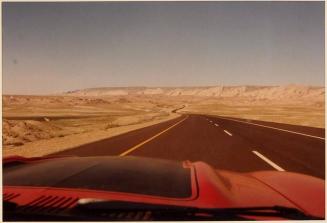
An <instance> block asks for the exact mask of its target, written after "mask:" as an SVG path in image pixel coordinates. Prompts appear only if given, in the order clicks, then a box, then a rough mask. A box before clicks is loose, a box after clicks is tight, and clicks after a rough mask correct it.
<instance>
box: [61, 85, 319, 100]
mask: <svg viewBox="0 0 327 223" xmlns="http://www.w3.org/2000/svg"><path fill="white" fill-rule="evenodd" d="M65 94H66V95H72V96H114V95H120V96H124V95H162V96H171V97H177V96H193V97H214V98H251V99H258V100H260V99H267V100H285V99H294V100H298V99H299V100H300V99H301V100H313V101H324V95H325V87H313V86H302V85H286V86H213V87H176V88H171V87H155V88H151V87H149V88H146V87H142V88H141V87H135V88H134V87H125V88H110V87H108V88H89V89H83V90H76V91H71V92H67V93H65Z"/></svg>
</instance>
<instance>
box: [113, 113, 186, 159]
mask: <svg viewBox="0 0 327 223" xmlns="http://www.w3.org/2000/svg"><path fill="white" fill-rule="evenodd" d="M187 118H188V116H186V117H185V118H184V119H183V120H181V121H179V122H177V123H175V124H174V125H172V126H170V127H168V128H167V129H165V130H163V131H161V132H159V133H158V134H156V135H154V136H152V137H151V138H149V139H147V140H145V141H143V142H141V143H139V144H137V145H136V146H133V147H132V148H130V149H128V150H126V151H125V152H123V153H122V154H120V155H119V156H126V155H127V154H129V153H131V152H133V151H134V150H136V149H137V148H139V147H141V146H143V145H144V144H146V143H148V142H150V141H151V140H153V139H155V138H157V137H158V136H160V135H161V134H163V133H165V132H167V131H168V130H169V129H172V128H174V127H175V126H176V125H178V124H180V123H182V122H183V121H185V120H186V119H187Z"/></svg>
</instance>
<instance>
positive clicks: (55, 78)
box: [2, 1, 325, 94]
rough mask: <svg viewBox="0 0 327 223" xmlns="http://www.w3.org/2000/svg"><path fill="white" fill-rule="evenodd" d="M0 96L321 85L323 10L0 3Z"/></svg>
mask: <svg viewBox="0 0 327 223" xmlns="http://www.w3.org/2000/svg"><path fill="white" fill-rule="evenodd" d="M2 19H3V20H2V21H3V26H2V32H3V73H2V74H3V77H2V80H3V93H4V94H46V93H55V92H62V91H67V90H75V89H82V88H90V87H118V86H208V85H209V86H212V85H286V84H304V85H319V86H323V85H324V62H325V59H324V54H325V52H324V32H325V31H324V19H325V18H324V2H323V1H322V2H73V3H72V2H71V3H67V2H66V3H65V2H62V3H58V2H52V3H51V2H48V3H40V2H39V3H18V2H16V3H15V2H3V3H2Z"/></svg>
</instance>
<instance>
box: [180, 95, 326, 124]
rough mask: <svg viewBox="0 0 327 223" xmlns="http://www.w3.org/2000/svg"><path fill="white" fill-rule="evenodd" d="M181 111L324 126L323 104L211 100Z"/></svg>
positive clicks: (191, 105)
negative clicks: (251, 102) (250, 103)
mask: <svg viewBox="0 0 327 223" xmlns="http://www.w3.org/2000/svg"><path fill="white" fill-rule="evenodd" d="M183 112H185V113H187V112H191V113H195V114H210V115H219V116H227V117H235V118H244V119H252V120H261V121H271V122H278V123H287V124H293V125H303V126H310V127H317V128H325V106H324V104H322V105H319V106H313V105H310V104H295V105H294V104H288V103H284V104H280V103H278V102H273V101H267V102H265V101H264V102H257V103H255V104H252V105H246V104H243V103H240V104H237V103H234V104H230V103H224V102H222V101H220V102H213V101H206V102H200V103H192V104H189V105H188V106H187V107H186V108H185V109H183Z"/></svg>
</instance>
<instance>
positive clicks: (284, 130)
mask: <svg viewBox="0 0 327 223" xmlns="http://www.w3.org/2000/svg"><path fill="white" fill-rule="evenodd" d="M217 118H221V119H226V120H231V121H235V122H241V123H246V124H249V125H256V126H260V127H265V128H269V129H275V130H279V131H283V132H289V133H294V134H298V135H303V136H308V137H312V138H317V139H322V140H325V138H323V137H319V136H313V135H308V134H304V133H300V132H293V131H290V130H286V129H280V128H275V127H271V126H266V125H260V124H256V123H249V122H244V121H239V120H235V119H231V118H222V117H217Z"/></svg>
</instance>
